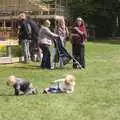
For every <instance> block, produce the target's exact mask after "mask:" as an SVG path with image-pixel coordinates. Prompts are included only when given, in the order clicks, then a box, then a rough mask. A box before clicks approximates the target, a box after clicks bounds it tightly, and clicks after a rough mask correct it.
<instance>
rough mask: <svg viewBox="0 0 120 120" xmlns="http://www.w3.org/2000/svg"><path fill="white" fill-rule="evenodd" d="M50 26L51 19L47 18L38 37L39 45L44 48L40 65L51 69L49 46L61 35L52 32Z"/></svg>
mask: <svg viewBox="0 0 120 120" xmlns="http://www.w3.org/2000/svg"><path fill="white" fill-rule="evenodd" d="M49 27H50V21H49V20H46V21H45V22H44V25H43V26H41V29H40V31H39V39H38V44H39V47H40V48H41V49H42V53H43V58H42V62H41V66H40V67H41V68H46V69H51V62H50V50H49V48H50V46H51V45H52V41H53V40H54V39H57V38H58V37H59V36H58V35H57V34H54V33H53V32H51V30H50V29H49Z"/></svg>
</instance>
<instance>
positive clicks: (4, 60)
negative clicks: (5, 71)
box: [0, 40, 19, 64]
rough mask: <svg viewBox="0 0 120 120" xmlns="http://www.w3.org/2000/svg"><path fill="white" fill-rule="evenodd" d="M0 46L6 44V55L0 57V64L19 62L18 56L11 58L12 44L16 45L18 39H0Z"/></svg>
mask: <svg viewBox="0 0 120 120" xmlns="http://www.w3.org/2000/svg"><path fill="white" fill-rule="evenodd" d="M0 45H1V46H6V48H7V51H6V52H7V57H0V64H8V63H14V62H19V57H16V58H12V50H11V48H12V46H16V45H18V40H7V41H0Z"/></svg>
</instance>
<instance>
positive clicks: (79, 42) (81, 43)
mask: <svg viewBox="0 0 120 120" xmlns="http://www.w3.org/2000/svg"><path fill="white" fill-rule="evenodd" d="M71 37H72V54H73V57H74V58H75V59H76V60H77V61H78V62H79V63H80V65H81V66H82V68H85V42H86V41H87V31H86V28H85V23H84V21H83V19H82V18H77V19H76V23H75V26H74V27H73V28H72V34H71ZM73 68H77V64H76V62H75V61H74V60H73Z"/></svg>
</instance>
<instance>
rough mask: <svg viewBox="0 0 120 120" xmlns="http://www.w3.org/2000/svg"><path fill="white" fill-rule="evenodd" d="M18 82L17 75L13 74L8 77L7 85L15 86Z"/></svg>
mask: <svg viewBox="0 0 120 120" xmlns="http://www.w3.org/2000/svg"><path fill="white" fill-rule="evenodd" d="M15 83H16V77H15V76H14V75H11V76H9V77H8V81H7V85H10V86H13V85H14V84H15Z"/></svg>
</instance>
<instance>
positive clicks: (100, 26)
mask: <svg viewBox="0 0 120 120" xmlns="http://www.w3.org/2000/svg"><path fill="white" fill-rule="evenodd" d="M68 3H69V8H70V12H71V16H72V17H73V18H76V17H78V16H81V17H82V18H83V19H85V21H86V22H87V23H88V24H94V25H95V26H96V33H97V36H98V37H107V36H111V35H112V34H115V33H116V17H117V16H119V17H120V1H119V0H68Z"/></svg>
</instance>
